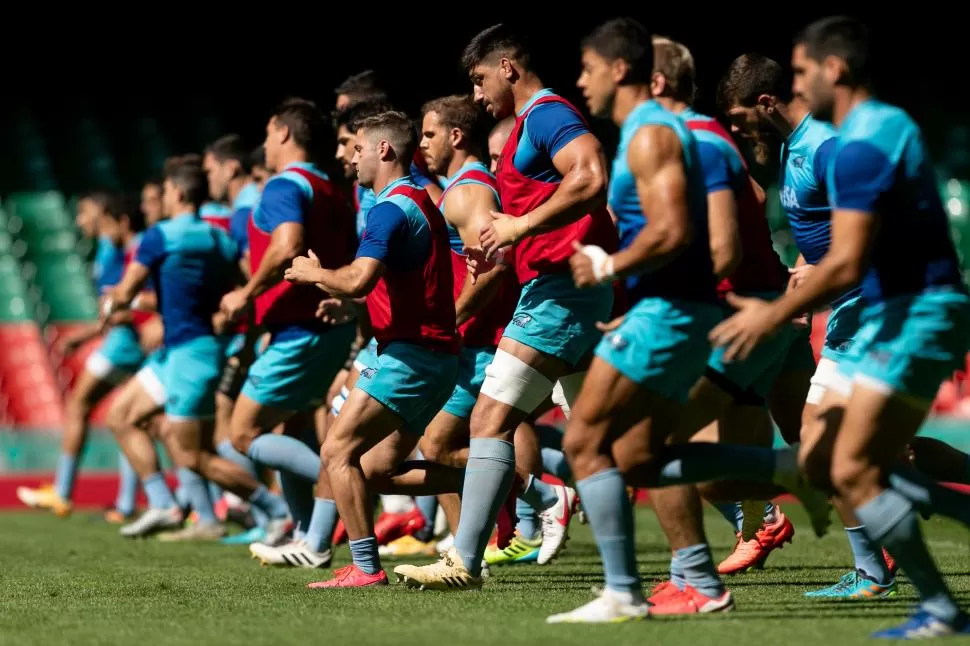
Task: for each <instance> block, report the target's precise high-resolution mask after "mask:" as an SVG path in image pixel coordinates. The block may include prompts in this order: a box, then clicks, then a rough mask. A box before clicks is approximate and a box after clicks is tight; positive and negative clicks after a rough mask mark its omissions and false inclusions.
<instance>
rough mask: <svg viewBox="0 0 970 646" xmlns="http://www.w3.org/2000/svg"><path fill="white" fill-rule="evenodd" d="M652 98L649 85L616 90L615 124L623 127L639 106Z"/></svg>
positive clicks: (627, 86)
mask: <svg viewBox="0 0 970 646" xmlns="http://www.w3.org/2000/svg"><path fill="white" fill-rule="evenodd" d="M652 98H653V96H652V95H651V94H650V86H649V85H621V86H620V87H618V88H616V96H614V97H613V123H615V124H616V125H618V126H622V125H623V122H624V121H626V118H627V117H628V116H630V113H631V112H633V110H634V109H635V108H636V107H637V106H638V105H640V104H641V103H645V102H647V101H649V100H650V99H652Z"/></svg>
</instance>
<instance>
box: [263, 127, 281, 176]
mask: <svg viewBox="0 0 970 646" xmlns="http://www.w3.org/2000/svg"><path fill="white" fill-rule="evenodd" d="M286 134H287V132H286V128H285V127H283V126H281V125H279V124H278V123H276V117H273V118H271V119H270V120H269V121H268V122H267V123H266V140H265V141H263V153H264V154H265V155H266V167H267V168H269V169H271V170H272V169H275V168H276V167H277V163H278V161H279V157H280V147H282V145H283V141H284V140H285V139H286Z"/></svg>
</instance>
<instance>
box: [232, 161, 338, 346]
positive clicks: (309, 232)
mask: <svg viewBox="0 0 970 646" xmlns="http://www.w3.org/2000/svg"><path fill="white" fill-rule="evenodd" d="M274 218H277V219H279V218H282V220H280V221H276V220H274ZM281 222H293V223H298V224H301V225H302V226H303V240H304V247H305V248H307V249H312V250H313V252H314V253H315V254H316V255H317V257H318V258H320V265H321V266H322V267H324V268H326V269H338V268H340V267H343V266H344V265H347V264H349V263H350V262H351V261H352V260H353V247H354V242H355V240H354V225H353V214H351V212H350V208H349V206H348V204H347V201H346V199H345V198H344V196H343V195H341V193H340V192H339V191H338V190H337V187H336V186H335V185H334V183H333V182H332V181H331V180H330V178H329V176H328V175H327V174H326V173H324V172H323V171H322V170H320V169H319V168H317V167H316V166H315V165H313V164H310V163H293V164H290V165H288V166H287V167H286V168H284V169H283V170H282V171H281V172H280V173H279V174H277V175H275V176H274V177H272V178H271V179H270V180H269V181H268V182H267V183H266V186H265V187H264V189H263V194H262V196H261V198H260V203H259V204H258V205H257V206H256V208H255V209H254V210H253V215H252V217H251V218H250V221H249V261H250V267H251V269H252V271H253V272H255V271H256V270H257V269H258V268H259V265H260V263H261V262H262V261H263V256H265V255H266V250H267V249H268V248H269V245H270V240H271V237H272V232H273V230H274V229H275V227H276V226H278V225H279V224H280V223H281ZM320 295H321V292H320V290H319V289H317V288H316V287H315V286H313V285H295V284H293V283H289V282H287V281H280V282H279V283H277V284H276V285H275V286H273V287H272V288H270V289H268V290H266V291H265V292H263V293H262V294H260V295H259V296H257V297H256V322H257V323H259V324H264V325H267V326H277V327H279V326H291V325H295V326H299V327H306V326H308V325H310V326H314V325H316V324H317V319H316V311H317V305H318V304H319V302H320Z"/></svg>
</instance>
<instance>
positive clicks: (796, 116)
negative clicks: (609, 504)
mask: <svg viewBox="0 0 970 646" xmlns="http://www.w3.org/2000/svg"><path fill="white" fill-rule="evenodd" d="M774 108H775V111H774V112H772V113H771V114H770V115H769V118H770V119H771V123H772V125H773V126H774V127H775V128H777V129H778V132H779V133H780V134H781V136H782V138H784V139H787V138H788V136H789V135H791V133H793V132H794V131H795V128H797V127H798V124H800V123H801V122H802V121H803V120H804V119H805V117H806V116H808V106H806V105H805V104H804V103H802V102H801V101H799V100H798V99H795V100H793V101H792V102H791V103H781V102H780V101H779V102H778V103H775V106H774Z"/></svg>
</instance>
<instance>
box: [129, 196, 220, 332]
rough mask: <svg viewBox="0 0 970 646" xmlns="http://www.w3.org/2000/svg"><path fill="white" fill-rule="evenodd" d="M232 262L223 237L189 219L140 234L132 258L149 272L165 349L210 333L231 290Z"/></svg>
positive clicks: (217, 230)
mask: <svg viewBox="0 0 970 646" xmlns="http://www.w3.org/2000/svg"><path fill="white" fill-rule="evenodd" d="M237 258H238V247H237V246H236V243H235V242H233V240H232V238H230V237H229V234H228V233H226V232H225V231H224V230H222V229H220V228H218V227H214V226H212V225H210V224H208V223H206V222H204V221H203V220H202V219H201V218H199V217H197V216H196V215H194V214H185V215H180V216H177V217H174V218H171V219H169V220H163V221H162V222H159V223H158V224H156V225H155V226H153V227H151V228H150V229H148V230H147V231H146V232H145V235H144V236H143V237H142V241H141V244H140V245H139V247H138V250H137V252H136V259H137V260H138V262H140V263H142V264H145V265H146V266H148V267H150V268H151V269H152V279H153V281H154V284H155V289H156V294H157V297H158V310H159V313H160V314H161V315H162V320H163V322H164V324H165V338H164V343H165V345H166V346H167V347H170V348H171V347H175V346H177V345H179V344H181V343H184V342H186V341H190V340H192V339H194V338H197V337H200V336H208V335H211V334H213V330H212V316H213V314H215V313H216V311H217V310H218V309H219V303H220V300H221V299H222V296H223V295H224V294H225V293H226V292H228V291H229V290H230V289H232V287H233V286H234V279H235V277H236V272H237V271H238V266H237V264H236V263H237Z"/></svg>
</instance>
